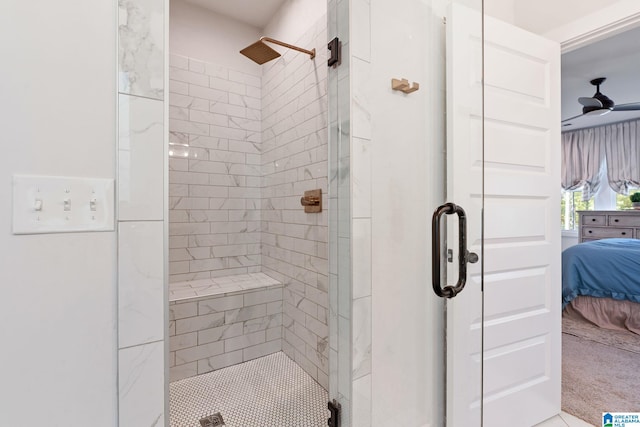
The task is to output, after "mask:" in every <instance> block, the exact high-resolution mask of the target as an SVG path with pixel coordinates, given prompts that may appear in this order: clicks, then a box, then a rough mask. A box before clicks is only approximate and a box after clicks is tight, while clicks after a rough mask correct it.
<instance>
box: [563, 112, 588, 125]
mask: <svg viewBox="0 0 640 427" xmlns="http://www.w3.org/2000/svg"><path fill="white" fill-rule="evenodd" d="M582 116H583V114H578V115H577V116H574V117H569V118H568V119H564V120H563V121H562V122H561V123H564V122H570V121H571V120H575V119H577V118H578V117H582Z"/></svg>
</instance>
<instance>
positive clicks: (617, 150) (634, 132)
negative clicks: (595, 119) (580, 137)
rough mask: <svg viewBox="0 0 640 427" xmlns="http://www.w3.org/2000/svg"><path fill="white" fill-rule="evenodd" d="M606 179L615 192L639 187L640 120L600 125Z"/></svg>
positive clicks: (625, 192)
mask: <svg viewBox="0 0 640 427" xmlns="http://www.w3.org/2000/svg"><path fill="white" fill-rule="evenodd" d="M602 128H603V130H604V132H603V135H602V141H603V142H604V147H605V155H606V158H607V179H608V180H609V186H610V187H611V188H612V189H613V191H615V192H616V193H620V194H629V187H640V148H639V147H638V143H640V120H634V121H629V122H622V123H614V124H611V125H606V126H602Z"/></svg>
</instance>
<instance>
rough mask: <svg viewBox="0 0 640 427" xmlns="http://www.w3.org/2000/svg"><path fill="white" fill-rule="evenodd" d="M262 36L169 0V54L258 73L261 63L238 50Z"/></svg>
mask: <svg viewBox="0 0 640 427" xmlns="http://www.w3.org/2000/svg"><path fill="white" fill-rule="evenodd" d="M310 22H314V21H310ZM261 35H262V34H261V33H260V31H259V30H258V29H257V28H254V27H252V26H250V25H247V24H243V23H242V22H239V21H235V20H233V19H231V18H228V17H225V16H222V15H218V14H217V13H214V12H212V11H210V10H207V9H204V8H202V7H199V6H196V5H193V4H191V3H187V2H184V1H182V0H170V18H169V36H170V37H169V52H170V53H171V54H174V55H181V56H187V57H190V58H197V59H199V60H200V61H204V62H212V63H215V64H221V65H225V66H228V67H231V68H234V69H236V70H238V71H244V72H248V73H250V74H258V73H260V66H259V65H258V64H256V63H255V62H253V61H251V60H249V59H248V58H247V57H245V56H243V55H241V54H240V53H239V52H240V50H241V49H244V48H245V47H247V46H249V45H250V44H251V43H254V42H256V41H257V40H258V39H259V38H260V36H261Z"/></svg>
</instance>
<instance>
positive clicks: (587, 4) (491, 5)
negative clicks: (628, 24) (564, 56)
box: [484, 0, 640, 42]
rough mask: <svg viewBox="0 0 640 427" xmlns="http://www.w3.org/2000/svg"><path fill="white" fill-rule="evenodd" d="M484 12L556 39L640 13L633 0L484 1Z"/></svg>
mask: <svg viewBox="0 0 640 427" xmlns="http://www.w3.org/2000/svg"><path fill="white" fill-rule="evenodd" d="M484 7H485V12H486V13H487V14H488V15H490V16H493V17H496V18H498V19H501V20H503V21H505V22H509V23H511V24H514V25H516V26H518V27H521V28H524V29H525V30H528V31H531V32H533V33H536V34H541V35H543V36H545V37H547V38H550V39H552V40H555V41H557V42H564V41H566V40H569V39H571V38H574V37H578V36H580V35H582V34H585V33H588V32H590V31H593V30H595V29H596V28H598V27H600V26H602V25H605V24H608V23H611V22H617V21H621V20H624V19H625V18H626V17H628V16H630V15H633V14H637V13H640V3H639V2H638V1H637V0H610V1H607V2H603V1H601V0H563V1H555V0H540V1H535V2H532V1H528V0H485V5H484Z"/></svg>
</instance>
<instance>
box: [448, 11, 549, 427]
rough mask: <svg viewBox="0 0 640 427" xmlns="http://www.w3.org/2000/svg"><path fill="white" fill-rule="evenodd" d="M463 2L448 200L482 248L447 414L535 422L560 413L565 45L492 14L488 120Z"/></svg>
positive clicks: (452, 323)
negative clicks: (562, 68)
mask: <svg viewBox="0 0 640 427" xmlns="http://www.w3.org/2000/svg"><path fill="white" fill-rule="evenodd" d="M451 12H452V13H451V15H450V18H449V21H448V23H449V25H448V27H449V28H448V35H449V37H448V40H447V42H448V45H449V46H448V50H447V53H448V58H447V63H448V67H449V69H448V77H449V79H450V82H449V84H448V90H450V93H449V94H448V98H447V102H448V121H449V123H448V133H449V134H448V141H447V155H448V165H449V167H448V179H449V183H448V194H447V199H448V200H449V201H451V202H453V203H456V204H458V205H461V206H462V207H464V208H465V209H466V210H467V213H468V216H469V218H470V219H469V237H468V240H469V242H470V246H471V247H470V250H472V251H474V252H478V253H480V249H482V254H481V263H478V264H475V265H470V268H469V283H468V284H467V288H468V289H465V290H464V291H463V292H462V293H461V294H460V295H459V296H458V297H456V298H453V299H451V300H448V304H447V307H448V308H447V310H448V313H447V316H448V317H447V321H448V323H447V337H448V344H447V347H448V348H447V352H448V356H447V361H448V366H447V372H448V373H447V402H448V405H447V406H448V408H447V425H448V426H471V425H478V423H477V420H478V419H479V417H482V419H483V425H485V426H487V427H501V426H505V427H506V426H509V427H511V426H514V425H518V426H533V425H535V424H537V423H539V422H541V421H543V420H545V419H547V418H550V417H552V416H554V415H555V414H557V413H559V412H560V375H561V374H560V366H561V320H560V313H561V281H560V277H561V270H560V269H561V265H560V259H561V257H560V226H559V219H558V209H559V201H560V200H559V197H560V191H559V183H560V47H559V45H558V44H557V43H555V42H552V41H549V40H546V39H543V38H541V37H540V36H537V35H534V34H531V33H529V32H526V31H524V30H522V29H519V28H516V27H514V26H512V25H509V24H506V23H504V22H501V21H498V20H496V19H493V18H490V17H485V18H484V19H485V25H484V35H485V39H484V120H482V111H478V109H477V103H476V102H474V101H475V99H477V97H478V96H482V94H481V91H482V84H481V82H482V79H481V74H478V69H482V66H481V65H480V64H481V60H482V56H479V55H477V54H476V52H477V51H478V49H477V48H476V46H477V44H478V43H482V41H481V40H480V39H479V38H478V34H477V32H476V31H475V30H474V28H473V26H472V25H469V23H473V22H475V20H477V12H474V11H471V10H469V9H466V8H464V7H460V6H454V8H453V9H452V11H451ZM478 134H480V135H482V134H484V138H483V141H484V144H483V141H482V138H481V139H480V140H478V139H477V135H478ZM479 183H483V187H484V188H483V189H482V188H479ZM480 185H481V184H480ZM476 215H480V218H482V217H483V218H484V220H483V221H484V230H481V229H478V227H477V224H478V221H477V219H476ZM450 246H454V245H451V244H450ZM481 269H482V274H481V271H480V270H481ZM481 286H484V296H483V298H484V301H483V304H482V305H480V306H478V299H477V294H478V292H480V287H481ZM465 294H467V295H465ZM462 296H465V297H464V298H461V297H462ZM483 331H484V334H483ZM478 342H482V346H483V352H480V351H479V348H478ZM481 354H483V357H482V358H481V357H480V355H481ZM481 361H483V364H481ZM480 372H482V382H483V386H482V392H481V393H480V392H479V391H478V389H477V387H475V386H474V387H470V386H469V385H470V384H471V385H474V384H476V381H477V380H478V378H477V376H478V375H479V374H480ZM480 396H482V397H483V399H482V402H481V401H480ZM481 403H482V405H481Z"/></svg>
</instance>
